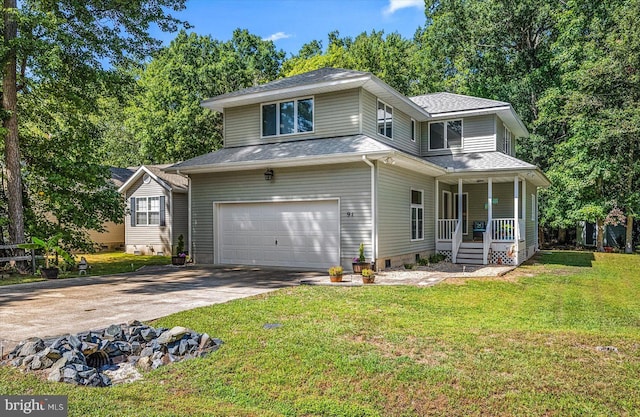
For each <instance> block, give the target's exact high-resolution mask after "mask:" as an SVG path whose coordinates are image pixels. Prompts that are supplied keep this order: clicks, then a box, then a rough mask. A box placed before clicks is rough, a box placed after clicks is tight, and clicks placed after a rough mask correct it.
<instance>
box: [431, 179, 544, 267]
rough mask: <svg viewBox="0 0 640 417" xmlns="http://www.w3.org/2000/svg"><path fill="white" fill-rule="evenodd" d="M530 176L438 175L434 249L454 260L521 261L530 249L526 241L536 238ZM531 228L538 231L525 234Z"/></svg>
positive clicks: (504, 262) (476, 261)
mask: <svg viewBox="0 0 640 417" xmlns="http://www.w3.org/2000/svg"><path fill="white" fill-rule="evenodd" d="M527 179H528V178H527V174H526V173H524V174H520V173H516V174H513V175H507V174H502V175H495V174H493V175H491V174H488V173H485V174H484V175H482V176H480V175H477V174H476V175H468V174H467V175H460V174H459V175H455V176H454V175H452V176H443V177H440V178H439V179H437V180H436V184H435V189H436V193H435V195H436V199H435V200H436V201H435V208H436V210H435V212H436V219H435V221H436V225H435V228H436V252H438V253H441V254H443V255H445V256H446V257H447V259H449V260H450V261H451V262H453V263H467V264H483V265H487V264H498V265H499V264H503V265H519V264H520V263H522V262H523V261H524V260H526V259H527V258H528V257H529V256H530V254H531V252H532V249H531V248H530V245H528V244H527V241H529V242H537V236H535V234H537V201H536V200H537V187H535V186H534V185H533V184H531V183H529V185H527V184H528V181H527ZM528 200H529V201H528ZM527 207H530V210H527ZM528 212H530V213H531V214H530V216H529V217H530V218H529V220H528V219H527V213H528ZM527 223H529V224H527ZM528 226H529V227H528ZM527 233H529V234H532V235H534V236H529V239H527ZM536 249H537V248H533V251H535V250H536Z"/></svg>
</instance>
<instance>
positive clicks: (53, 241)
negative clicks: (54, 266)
mask: <svg viewBox="0 0 640 417" xmlns="http://www.w3.org/2000/svg"><path fill="white" fill-rule="evenodd" d="M60 239H62V234H61V233H59V234H57V235H54V236H51V237H50V238H49V239H47V240H43V239H40V238H37V237H35V236H34V237H32V238H31V242H32V243H22V244H19V245H18V247H19V248H21V249H42V250H43V251H44V264H45V268H49V262H50V258H51V257H52V256H53V255H54V254H58V255H60V256H61V257H62V259H64V260H65V261H66V262H67V263H68V264H73V263H74V260H73V258H72V257H71V255H70V254H69V252H67V251H65V250H64V249H63V248H62V247H61V246H59V243H60Z"/></svg>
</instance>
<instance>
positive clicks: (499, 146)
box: [495, 116, 504, 152]
mask: <svg viewBox="0 0 640 417" xmlns="http://www.w3.org/2000/svg"><path fill="white" fill-rule="evenodd" d="M495 122H496V150H498V151H500V152H504V123H503V122H502V120H500V118H499V117H498V116H495Z"/></svg>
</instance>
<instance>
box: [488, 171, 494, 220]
mask: <svg viewBox="0 0 640 417" xmlns="http://www.w3.org/2000/svg"><path fill="white" fill-rule="evenodd" d="M492 219H493V178H491V177H489V178H488V179H487V227H489V224H490V222H491V220H492Z"/></svg>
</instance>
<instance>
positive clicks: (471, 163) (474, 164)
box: [424, 151, 538, 171]
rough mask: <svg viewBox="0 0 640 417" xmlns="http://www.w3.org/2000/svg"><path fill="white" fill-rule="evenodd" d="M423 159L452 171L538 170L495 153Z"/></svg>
mask: <svg viewBox="0 0 640 417" xmlns="http://www.w3.org/2000/svg"><path fill="white" fill-rule="evenodd" d="M424 159H425V160H427V161H429V162H431V163H434V164H436V165H438V166H441V167H442V168H445V169H449V170H454V171H495V170H511V169H538V168H537V167H536V166H535V165H531V164H529V163H527V162H524V161H521V160H519V159H518V158H514V157H513V156H510V155H506V154H504V153H502V152H497V151H496V152H474V153H461V154H455V155H440V156H428V157H425V158H424Z"/></svg>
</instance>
